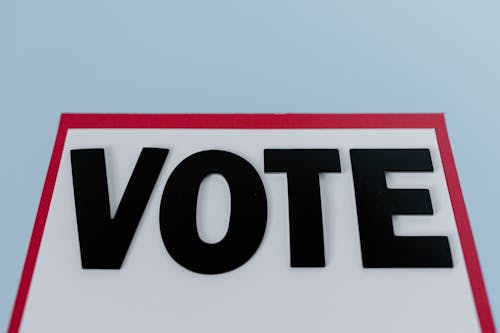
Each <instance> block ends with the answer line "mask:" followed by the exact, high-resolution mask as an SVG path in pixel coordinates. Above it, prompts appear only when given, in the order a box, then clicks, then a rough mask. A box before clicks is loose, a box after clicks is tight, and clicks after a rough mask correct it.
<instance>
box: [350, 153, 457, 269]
mask: <svg viewBox="0 0 500 333" xmlns="http://www.w3.org/2000/svg"><path fill="white" fill-rule="evenodd" d="M351 161H352V172H353V177H354V188H355V192H356V206H357V211H358V223H359V235H360V239H361V251H362V256H363V267H365V268H385V267H453V263H452V259H451V253H450V245H449V243H448V238H447V237H444V236H425V237H415V236H412V237H410V236H405V237H397V236H395V235H394V228H393V224H392V216H393V215H395V214H416V215H418V214H426V215H432V214H433V210H432V203H431V199H430V195H429V191H428V190H424V189H418V190H417V189H411V190H410V189H392V190H391V189H388V188H387V185H386V179H385V172H387V171H389V172H399V171H403V172H415V171H433V168H432V160H431V156H430V153H429V150H428V149H352V150H351Z"/></svg>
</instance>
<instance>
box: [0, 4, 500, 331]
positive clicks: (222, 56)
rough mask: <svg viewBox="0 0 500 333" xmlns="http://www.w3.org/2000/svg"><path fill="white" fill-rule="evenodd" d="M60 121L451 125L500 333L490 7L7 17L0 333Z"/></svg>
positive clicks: (159, 8) (495, 85) (9, 10)
mask: <svg viewBox="0 0 500 333" xmlns="http://www.w3.org/2000/svg"><path fill="white" fill-rule="evenodd" d="M61 112H149V113H153V112H332V113H334V112H342V113H345V112H366V113H368V112H445V113H446V116H447V121H448V126H449V131H450V135H451V140H452V145H453V148H454V153H455V157H456V160H457V166H458V171H459V174H460V178H461V182H462V186H463V189H464V195H465V199H466V203H467V206H468V210H469V214H470V217H471V223H472V229H473V232H474V236H475V239H476V243H477V247H478V250H479V255H480V260H481V264H482V267H483V272H484V275H485V280H486V284H487V288H488V292H489V297H490V301H491V303H492V307H493V311H494V315H495V318H496V322H500V283H499V282H500V264H499V263H500V261H499V260H500V255H499V254H500V241H499V239H500V218H499V206H500V202H499V199H500V186H499V185H500V181H499V179H498V172H499V170H500V157H499V153H500V149H499V147H498V144H499V143H500V133H499V132H500V128H499V121H500V113H499V112H500V2H499V1H497V0H474V1H473V0H437V1H436V0H307V1H306V0H251V1H250V0H161V1H160V0H142V1H131V0H86V1H79V0H44V1H39V0H16V1H13V0H5V1H1V2H0V115H1V131H0V148H1V150H0V154H1V155H0V156H1V160H0V171H1V172H0V177H1V178H0V180H1V182H0V184H1V185H0V202H1V206H0V207H1V209H0V330H4V329H5V328H6V327H7V323H8V320H9V317H10V312H11V309H12V305H13V301H14V297H15V293H16V290H17V285H18V281H19V277H20V273H21V269H22V266H23V262H24V256H25V253H26V249H27V246H28V241H29V237H30V234H31V228H32V226H33V221H34V216H35V212H36V208H37V205H38V200H39V197H40V194H41V188H42V184H43V181H44V178H45V172H46V170H47V166H48V162H49V159H50V153H51V149H52V144H53V141H54V137H55V134H56V128H57V125H58V117H59V115H60V113H61Z"/></svg>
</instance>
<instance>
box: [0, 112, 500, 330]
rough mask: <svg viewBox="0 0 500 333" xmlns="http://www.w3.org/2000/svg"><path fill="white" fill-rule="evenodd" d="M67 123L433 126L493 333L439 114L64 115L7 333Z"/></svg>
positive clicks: (485, 323) (483, 317) (25, 284)
mask: <svg viewBox="0 0 500 333" xmlns="http://www.w3.org/2000/svg"><path fill="white" fill-rule="evenodd" d="M72 128H225V129H230V128H240V129H286V128H288V129H290V128H297V129H300V128H316V129H318V128H364V129H366V128H432V129H435V131H436V136H437V141H438V145H439V148H440V151H441V159H442V163H443V167H444V172H445V175H446V181H447V184H448V191H449V193H450V198H451V203H452V206H453V211H454V214H455V220H456V223H457V227H458V233H459V237H460V241H461V244H462V248H463V252H464V256H465V263H466V266H467V271H468V274H469V280H470V283H471V288H472V293H473V295H474V300H475V303H476V309H477V313H478V317H479V322H480V325H481V329H482V331H483V333H494V332H496V330H495V326H494V323H493V317H492V314H491V310H490V306H489V302H488V297H487V294H486V289H485V285H484V281H483V277H482V273H481V268H480V266H479V259H478V256H477V251H476V247H475V245H474V239H473V236H472V230H471V227H470V223H469V218H468V216H467V211H466V208H465V202H464V199H463V195H462V190H461V188H460V183H459V180H458V174H457V170H456V166H455V161H454V159H453V154H452V151H451V146H450V141H449V138H448V133H447V130H446V125H445V120H444V115H443V114H63V115H62V116H61V120H60V123H59V130H58V132H57V137H56V141H55V144H54V150H53V152H52V158H51V160H50V164H49V169H48V172H47V177H46V179H45V184H44V187H43V192H42V197H41V200H40V206H39V207H38V212H37V215H36V219H35V225H34V228H33V233H32V236H31V241H30V244H29V248H28V253H27V256H26V261H25V264H24V269H23V272H22V275H21V281H20V285H19V290H18V292H17V298H16V301H15V304H14V309H13V312H12V317H11V321H10V325H9V329H8V333H17V332H18V331H19V328H20V325H21V320H22V316H23V311H24V306H25V304H26V300H27V297H28V293H29V288H30V283H31V278H32V276H33V271H34V269H35V264H36V259H37V256H38V250H39V249H40V243H41V240H42V235H43V231H44V227H45V222H46V219H47V214H48V211H49V207H50V202H51V199H52V193H53V191H54V186H55V182H56V177H57V173H58V170H59V163H60V160H61V155H62V152H63V148H64V141H65V139H66V133H67V131H68V129H72Z"/></svg>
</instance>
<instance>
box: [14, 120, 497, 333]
mask: <svg viewBox="0 0 500 333" xmlns="http://www.w3.org/2000/svg"><path fill="white" fill-rule="evenodd" d="M9 332H10V333H13V332H51V333H55V332H72V333H77V332H85V333H88V332H176V333H182V332H189V333H194V332H220V333H224V332H227V333H229V332H239V333H243V332H249V333H250V332H252V333H254V332H291V333H293V332H315V333H319V332H383V333H388V332H398V333H400V332H419V333H420V332H440V333H441V332H454V333H458V332H464V333H472V332H495V328H494V325H493V320H492V316H491V312H490V309H489V305H488V300H487V296H486V292H485V288H484V283H483V280H482V276H481V272H480V267H479V262H478V258H477V254H476V250H475V246H474V242H473V238H472V233H471V229H470V225H469V221H468V218H467V214H466V211H465V205H464V201H463V198H462V194H461V190H460V185H459V182H458V176H457V172H456V169H455V165H454V162H453V157H452V153H451V148H450V144H449V141H448V136H447V134H446V129H445V125H444V119H443V116H442V115H311V114H309V115H241V114H238V115H63V116H62V119H61V124H60V128H59V132H58V135H57V139H56V143H55V148H54V152H53V156H52V160H51V163H50V166H49V171H48V175H47V179H46V183H45V186H44V189H43V194H42V199H41V203H40V208H39V211H38V214H37V218H36V221H35V226H34V231H33V236H32V240H31V243H30V247H29V250H28V255H27V259H26V263H25V268H24V271H23V275H22V278H21V283H20V288H19V292H18V297H17V300H16V303H15V306H14V310H13V314H12V319H11V323H10V327H9Z"/></svg>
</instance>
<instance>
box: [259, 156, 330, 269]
mask: <svg viewBox="0 0 500 333" xmlns="http://www.w3.org/2000/svg"><path fill="white" fill-rule="evenodd" d="M264 161H265V162H264V163H265V171H266V172H286V173H287V179H288V212H289V218H290V264H291V266H292V267H325V250H324V240H323V219H322V215H321V193H320V187H319V175H318V173H320V172H340V159H339V152H338V150H337V149H266V150H264Z"/></svg>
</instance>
